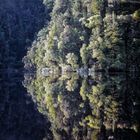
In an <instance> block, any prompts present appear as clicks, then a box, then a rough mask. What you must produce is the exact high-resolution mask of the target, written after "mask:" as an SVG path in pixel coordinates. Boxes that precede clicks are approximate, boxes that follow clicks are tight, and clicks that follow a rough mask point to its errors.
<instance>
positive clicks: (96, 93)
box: [11, 73, 140, 140]
mask: <svg viewBox="0 0 140 140" xmlns="http://www.w3.org/2000/svg"><path fill="white" fill-rule="evenodd" d="M24 78H25V79H24V82H23V83H24V86H25V87H26V88H27V90H28V92H29V93H28V94H24V95H22V96H24V102H27V101H28V100H29V101H30V102H31V104H30V105H26V104H25V103H24V104H22V109H23V108H26V109H24V110H26V113H27V114H28V116H29V118H32V114H34V117H33V118H34V121H33V120H32V119H31V120H30V119H29V120H28V121H29V122H30V123H31V125H29V124H27V125H26V129H27V130H28V129H29V130H30V131H28V134H29V136H30V134H31V135H33V136H34V135H37V136H38V135H41V134H42V135H41V136H42V137H40V138H38V139H43V138H44V139H43V140H48V139H50V140H53V139H54V140H126V139H127V140H139V139H140V79H139V78H138V76H134V75H127V74H120V73H118V74H115V75H107V74H106V75H105V74H99V73H98V74H94V75H92V76H85V77H80V76H79V75H77V74H66V75H62V76H58V75H57V76H55V75H51V76H50V77H41V76H33V75H30V74H25V76H24ZM27 95H28V96H29V97H30V98H29V97H28V98H29V99H28V98H27V97H25V96H27ZM17 96H18V97H19V98H20V97H21V95H17ZM20 99H21V98H20ZM13 101H15V102H16V99H15V100H13ZM13 101H11V104H12V102H13ZM32 102H34V104H35V105H36V106H34V108H37V110H38V111H39V112H40V115H39V113H37V111H35V110H34V109H33V106H32V104H33V103H32ZM27 108H28V109H27ZM29 108H30V111H27V110H29ZM18 109H19V112H20V111H21V110H20V108H18ZM29 112H30V113H29ZM26 113H25V114H26ZM12 114H13V113H11V116H12ZM27 114H26V115H27ZM41 114H42V115H43V116H44V119H41ZM36 115H37V117H36ZM38 121H40V123H38ZM46 121H48V125H44V123H43V122H46ZM15 122H17V120H15ZM12 123H14V122H12ZM20 123H21V124H22V125H24V121H22V120H21V122H20ZM49 124H50V125H49ZM32 125H33V126H34V125H35V126H36V127H32ZM33 128H34V130H35V131H36V133H34V134H32V133H31V132H32V131H34V130H32V129H33ZM44 128H45V133H43V131H44ZM41 129H42V131H41ZM15 131H16V130H15ZM35 137H36V136H35Z"/></svg>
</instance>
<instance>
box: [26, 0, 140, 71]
mask: <svg viewBox="0 0 140 140" xmlns="http://www.w3.org/2000/svg"><path fill="white" fill-rule="evenodd" d="M50 5H51V4H50ZM51 9H52V11H51V13H50V15H51V19H50V22H49V23H48V25H47V26H45V27H44V28H42V29H41V30H40V31H39V33H38V35H37V36H38V37H37V39H36V40H35V41H34V42H33V44H32V47H31V48H30V50H29V51H28V53H27V56H25V57H24V59H23V61H24V63H25V68H26V69H32V70H35V71H38V72H40V71H41V70H42V68H46V69H48V70H49V72H58V71H61V72H66V71H68V72H69V71H75V72H76V71H78V72H81V71H93V72H96V71H101V72H132V71H133V72H136V71H139V68H140V62H139V58H140V49H139V45H140V3H139V1H131V0H65V1H62V0H55V1H53V4H52V6H51Z"/></svg>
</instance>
